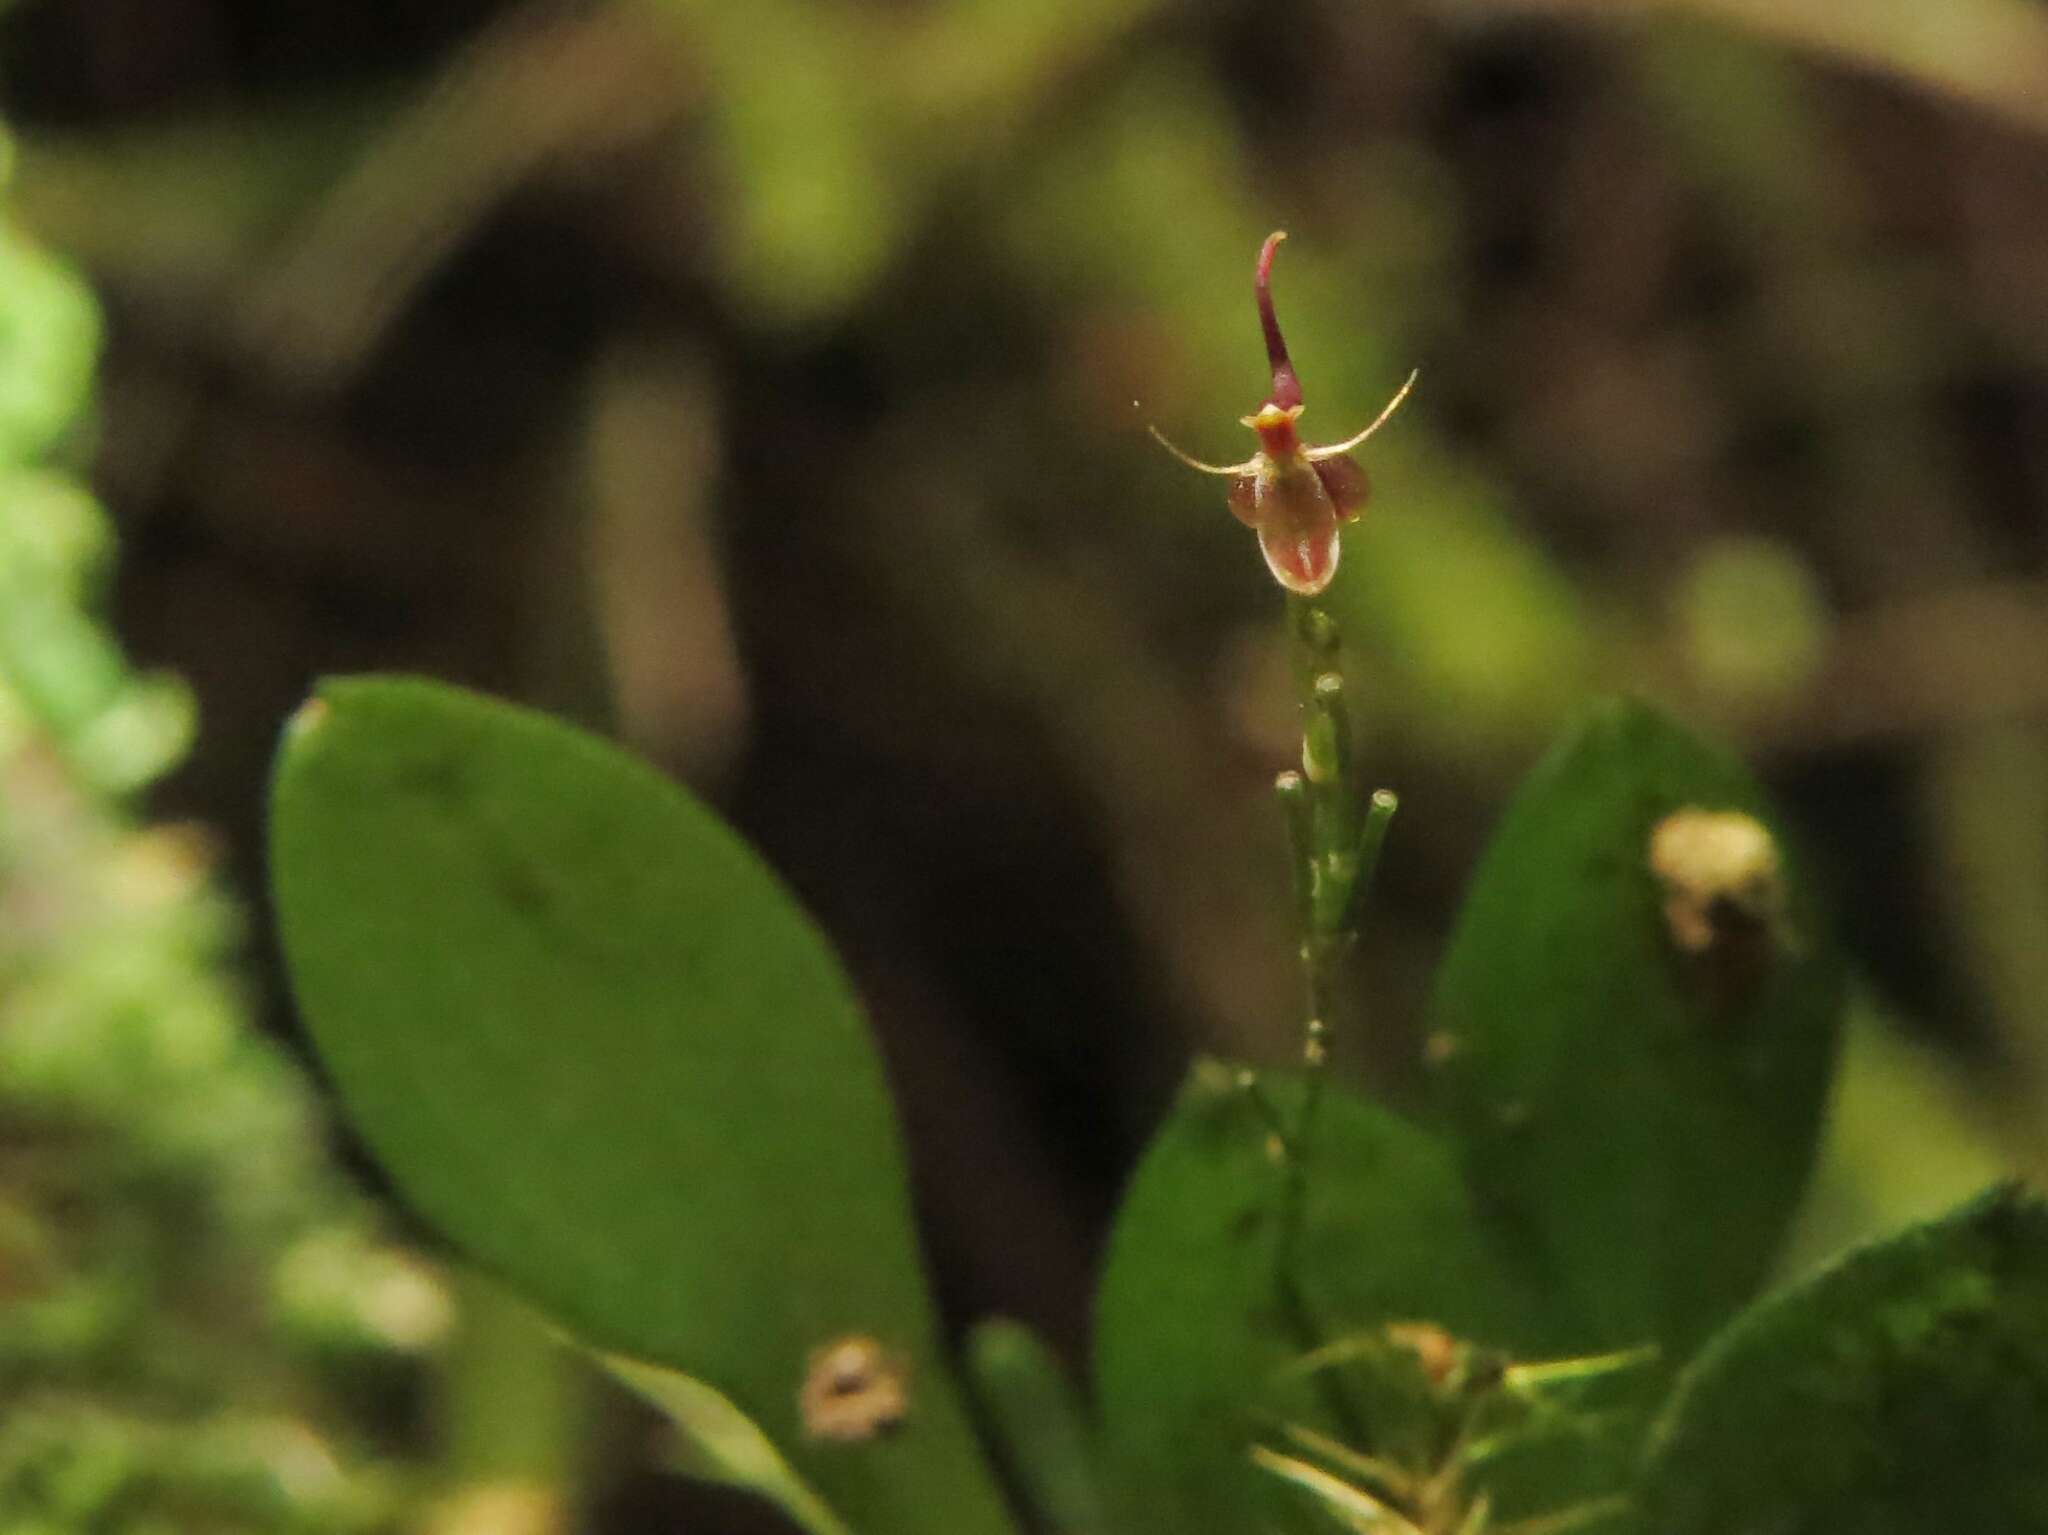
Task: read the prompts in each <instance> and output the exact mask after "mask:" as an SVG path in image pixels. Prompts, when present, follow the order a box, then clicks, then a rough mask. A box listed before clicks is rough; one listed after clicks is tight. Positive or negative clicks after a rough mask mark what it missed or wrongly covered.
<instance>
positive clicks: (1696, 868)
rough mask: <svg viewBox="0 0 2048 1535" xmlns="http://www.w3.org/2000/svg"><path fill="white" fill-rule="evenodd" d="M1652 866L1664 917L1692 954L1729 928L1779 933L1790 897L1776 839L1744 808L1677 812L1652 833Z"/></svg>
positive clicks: (1700, 951)
mask: <svg viewBox="0 0 2048 1535" xmlns="http://www.w3.org/2000/svg"><path fill="white" fill-rule="evenodd" d="M1650 872H1651V873H1653V874H1655V875H1656V876H1657V879H1658V881H1659V883H1661V884H1662V885H1663V887H1664V925H1665V927H1666V928H1667V930H1668V931H1669V932H1670V934H1671V941H1672V942H1673V943H1675V944H1676V945H1677V946H1678V947H1679V948H1680V949H1682V950H1683V951H1684V952H1686V953H1688V954H1705V953H1707V952H1708V951H1709V950H1711V949H1713V948H1715V947H1716V946H1717V945H1719V944H1721V943H1723V941H1724V940H1725V939H1727V938H1728V937H1729V936H1730V935H1731V934H1740V933H1744V932H1755V931H1757V930H1762V931H1764V932H1766V933H1771V934H1776V933H1777V932H1778V930H1779V929H1780V927H1781V925H1782V919H1783V916H1784V904H1785V887H1784V877H1783V869H1782V867H1781V865H1780V862H1779V857H1778V844H1777V842H1776V841H1775V840H1774V839H1773V838H1772V836H1771V834H1770V831H1769V830H1768V829H1767V828H1766V827H1765V826H1764V824H1763V823H1762V822H1761V821H1759V820H1757V819H1756V817H1755V816H1752V815H1746V814H1744V813H1743V812H1742V811H1739V810H1699V809H1686V810H1678V811H1674V812H1672V813H1671V814H1670V815H1668V816H1666V817H1665V818H1664V819H1663V820H1661V821H1659V822H1658V823H1657V825H1656V827H1655V828H1654V829H1653V830H1652V831H1651V833H1650Z"/></svg>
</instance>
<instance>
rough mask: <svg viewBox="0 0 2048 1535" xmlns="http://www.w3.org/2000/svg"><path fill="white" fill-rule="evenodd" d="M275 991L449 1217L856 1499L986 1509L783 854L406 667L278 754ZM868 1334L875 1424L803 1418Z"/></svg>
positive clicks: (406, 1183)
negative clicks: (817, 1363) (857, 1433)
mask: <svg viewBox="0 0 2048 1535" xmlns="http://www.w3.org/2000/svg"><path fill="white" fill-rule="evenodd" d="M271 872H272V881H273V886H274V890H275V894H276V902H277V910H278V919H279V925H280V929H281V932H282V937H283V942H284V949H285V956H286V959H287V961H288V963H289V967H290V971H291V979H292V989H293V992H294V995H295V996H296V998H297V1000H298V1003H299V1006H300V1008H301V1010H302V1012H303V1013H304V1016H305V1019H306V1023H307V1026H308V1028H309V1030H310V1031H311V1034H312V1037H313V1040H314V1042H315V1044H316V1045H317V1047H318V1049H319V1053H320V1057H321V1059H322V1061H323V1062H324V1063H325V1064H326V1066H327V1068H328V1070H329V1072H330V1073H331V1075H332V1077H333V1079H334V1082H335V1084H336V1085H337V1087H338V1088H339V1090H340V1093H341V1096H342V1099H343V1102H344V1103H345V1105H346V1107H347V1109H348V1111H349V1115H350V1117H351V1119H352V1121H353V1122H354V1123H355V1124H356V1126H357V1127H358V1128H359V1129H360V1130H361V1131H362V1133H363V1135H364V1136H365V1137H366V1139H367V1140H368V1142H369V1144H370V1146H371V1147H372V1149H373V1150H374V1151H375V1152H376V1154H377V1156H378V1157H379V1159H380V1160H381V1161H382V1162H383V1164H384V1165H385V1167H386V1168H387V1169H388V1170H389V1172H390V1173H391V1175H392V1177H393V1178H394V1180H395V1181H396V1182H397V1184H398V1186H399V1188H400V1189H401V1190H402V1192H403V1193H404V1195H405V1197H406V1198H407V1199H408V1200H409V1201H410V1202H411V1203H412V1204H413V1205H414V1206H415V1207H417V1208H418V1209H419V1211H420V1212H421V1213H422V1214H424V1215H425V1216H426V1217H427V1218H428V1219H429V1220H431V1221H432V1222H434V1223H435V1224H436V1225H437V1226H439V1227H440V1229H441V1230H442V1231H444V1232H445V1233H446V1234H447V1235H448V1236H449V1237H451V1238H452V1239H453V1240H454V1241H455V1242H456V1244H457V1245H458V1246H460V1247H461V1248H462V1249H464V1250H465V1251H466V1252H467V1253H468V1254H469V1255H470V1256H471V1257H473V1258H474V1259H476V1260H477V1261H478V1262H479V1263H481V1264H482V1265H483V1266H484V1267H485V1268H487V1269H489V1270H491V1271H493V1272H495V1273H497V1274H499V1275H500V1276H502V1277H503V1278H505V1279H506V1280H508V1281H510V1282H511V1283H512V1284H514V1285H515V1286H517V1287H518V1288H520V1289H522V1290H524V1291H525V1292H526V1293H527V1294H528V1295H529V1296H530V1297H531V1298H532V1299H534V1300H536V1301H538V1302H539V1303H540V1304H541V1305H542V1306H543V1307H545V1308H546V1309H547V1310H549V1311H550V1312H552V1313H553V1314H554V1315H555V1316H556V1317H557V1318H559V1319H560V1320H561V1321H562V1322H563V1323H564V1324H565V1325H566V1326H567V1327H568V1328H569V1329H570V1330H571V1331H572V1332H574V1333H575V1334H576V1335H578V1336H579V1337H580V1338H581V1339H583V1340H584V1341H586V1342H588V1343H590V1344H591V1345H593V1346H595V1347H598V1348H601V1349H603V1350H605V1351H607V1352H609V1353H615V1354H625V1355H629V1356H633V1357H636V1358H639V1359H643V1360H646V1361H650V1362H652V1363H654V1364H658V1365H663V1366H667V1367H669V1368H671V1369H674V1370H678V1371H681V1372H683V1373H684V1374H687V1375H689V1376H692V1377H695V1378H696V1379H698V1380H701V1381H702V1382H704V1383H705V1384H706V1385H707V1386H708V1387H710V1388H711V1389H712V1390H715V1391H717V1392H719V1393H721V1394H722V1395H724V1396H726V1397H729V1398H730V1399H731V1400H732V1402H733V1403H734V1404H735V1405H736V1407H737V1408H738V1410H739V1411H740V1412H742V1413H744V1414H745V1415H746V1417H748V1418H750V1419H752V1420H753V1421H754V1422H757V1423H759V1424H760V1425H761V1426H762V1428H763V1429H764V1431H765V1432H766V1433H767V1434H768V1435H769V1436H770V1438H771V1439H773V1440H774V1441H775V1442H776V1443H777V1444H779V1445H780V1446H781V1447H782V1448H783V1450H784V1452H785V1453H786V1454H788V1455H789V1456H790V1458H791V1459H792V1461H793V1462H794V1463H795V1464H796V1465H797V1467H798V1469H799V1471H800V1472H801V1473H802V1474H803V1476H804V1477H805V1478H806V1479H807V1481H808V1482H810V1483H811V1484H813V1485H815V1486H816V1487H817V1488H818V1490H819V1492H820V1494H821V1495H822V1496H823V1497H824V1498H825V1500H826V1501H827V1502H828V1503H830V1504H831V1505H832V1506H833V1507H835V1508H836V1509H838V1510H839V1511H840V1512H841V1513H842V1514H843V1515H845V1516H846V1517H847V1518H848V1519H849V1521H850V1522H852V1523H853V1524H855V1525H856V1526H859V1527H864V1528H868V1529H873V1530H876V1531H892V1532H893V1531H931V1532H934V1535H940V1532H945V1535H956V1532H962V1531H996V1530H1001V1529H1003V1528H1005V1527H1006V1521H1005V1517H1004V1515H1003V1514H1002V1512H1001V1510H1000V1507H999V1503H998V1500H997V1498H996V1496H995V1495H994V1493H993V1492H992V1491H991V1484H990V1482H989V1480H988V1477H987V1473H986V1470H985V1468H984V1465H983V1462H982V1459H981V1455H980V1451H979V1448H978V1446H977V1444H976V1443H975V1441H974V1438H973V1436H972V1433H971V1431H970V1430H969V1428H968V1426H967V1423H966V1420H965V1417H964V1415H963V1413H962V1411H961V1409H960V1405H959V1401H958V1398H957V1396H956V1393H955V1390H954V1388H953V1386H952V1384H951V1382H950V1380H949V1378H948V1376H947V1374H946V1371H945V1368H944V1365H943V1363H942V1360H941V1356H940V1353H939V1349H938V1346H937V1343H936V1340H935V1336H934V1326H933V1320H932V1316H931V1312H930V1308H929V1305H928V1303H927V1301H926V1298H925V1294H924V1288H923V1282H922V1277H921V1274H920V1269H919V1263H918V1258H917V1253H916V1250H915V1243H914V1239H913V1236H912V1228H911V1212H910V1207H909V1199H908V1195H907V1193H906V1189H905V1181H904V1169H903V1160H902V1155H901V1151H900V1148H899V1146H898V1143H897V1136H896V1128H895V1123H894V1120H893V1117H892V1114H891V1109H890V1104H889V1100H888V1096H887V1093H886V1090H885V1087H884V1083H883V1079H882V1073H881V1069H880V1065H879V1063H878V1061H877V1060H876V1057H875V1054H874V1051H873V1048H872V1046H871V1043H870V1041H869V1039H868V1035H867V1032H866V1029H865V1026H864V1024H863V1021H862V1018H861V1015H860V1012H859V1009H858V1008H857V1006H856V1004H855V1002H854V999H853V997H852V995H851V993H850V991H849V989H848V986H847V983H846V981H845V979H844V977H843V976H842V975H841V973H840V970H839V967H838V965H837V963H836V962H835V961H834V959H833V956H832V955H831V953H830V952H829V951H828V949H827V948H826V946H825V944H824V943H823V941H822V940H821V939H820V938H819V937H818V935H817V933H816V932H815V931H814V930H813V929H812V927H811V926H810V924H809V923H808V922H807V921H806V920H805V919H804V917H803V916H802V914H801V913H800V912H799V911H798V909H797V907H796V906H795V904H794V902H793V901H792V900H791V899H790V897H789V896H788V895H787V894H786V893H785V891H784V890H783V888H782V886H781V885H780V883H779V882H778V881H777V880H776V879H775V878H774V876H773V875H772V874H770V873H769V871H768V870H767V869H766V868H765V867H764V866H763V865H762V864H761V863H760V861H759V860H758V859H757V858H756V857H755V856H754V855H753V853H752V852H751V851H749V850H748V848H747V847H746V846H745V845H744V844H743V843H742V842H741V841H740V840H739V838H737V837H736V836H734V835H733V833H732V832H731V831H729V830H728V829H727V828H726V827H725V826H724V824H723V823H722V822H720V821H719V820H718V819H717V817H715V816H714V815H712V814H711V813H710V812H709V811H707V810H706V809H704V808H703V807H702V806H701V805H699V804H698V803H697V802H696V801H695V800H693V799H691V798H690V797H689V796H688V795H687V794H685V793H684V792H683V791H682V790H680V789H678V788H677V787H676V786H675V785H673V784H671V783H669V782H668V781H667V780H665V779H663V778H661V777H660V776H659V775H657V774H656V773H655V772H654V771H653V770H651V769H650V768H648V767H646V766H645V765H643V764H641V763H640V762H638V761H636V760H634V759H633V758H631V757H629V756H627V755H625V754H624V753H622V752H620V751H618V750H616V749H614V748H613V747H611V746H608V745H606V744H605V743H603V742H601V741H599V740H597V739H595V738H594V737H591V736H588V735H586V734H583V733H582V732H579V731H577V730H574V729H571V728H570V727H568V726H565V725H562V724H559V723H556V722H555V721H552V720H549V719H547V718H545V717H543V716H541V715H537V714H534V713H531V712H528V711H526V710H523V709H517V708H513V707H511V706H509V705H506V704H502V703H496V702H492V701H490V700H487V699H484V698H481V697H478V696H476V695H474V694H470V693H466V692H463V691H461V690H459V689H456V688H451V687H446V686H442V685H439V684H435V683H430V682H425V681H419V680H409V679H397V678H391V679H376V678H361V679H351V680H343V681H333V682H328V683H325V684H323V685H322V687H321V688H320V690H319V694H318V696H317V698H316V699H315V700H314V701H313V702H312V703H310V704H308V705H307V707H306V708H305V709H304V710H302V711H301V713H300V715H299V717H298V719H297V720H295V722H294V724H293V727H292V729H291V730H290V731H289V733H288V735H287V738H286V741H285V743H284V746H283V748H282V750H281V753H280V756H279V760H278V765H277V773H276V780H275V784H274V790H273V799H272V812H271ZM846 1338H862V1339H871V1340H873V1341H874V1343H875V1344H876V1345H877V1346H878V1347H879V1349H880V1350H881V1351H882V1353H883V1354H884V1355H886V1357H888V1358H889V1359H890V1360H892V1361H894V1362H896V1363H897V1364H899V1365H900V1366H901V1367H902V1368H903V1369H905V1370H907V1372H908V1379H909V1387H908V1389H909V1410H908V1413H907V1416H906V1417H905V1418H904V1421H903V1423H902V1426H901V1427H900V1428H898V1429H897V1430H896V1431H894V1432H893V1433H881V1434H876V1435H874V1436H871V1437H868V1438H866V1439H864V1440H861V1441H859V1442H847V1441H845V1440H843V1439H834V1438H830V1437H819V1436H817V1435H814V1434H812V1433H810V1432H807V1429H806V1424H805V1421H804V1415H803V1413H802V1412H801V1410H800V1407H799V1393H800V1390H801V1389H802V1388H803V1386H804V1384H805V1379H806V1372H807V1370H809V1369H810V1368H811V1366H812V1360H813V1356H814V1353H815V1352H816V1351H817V1350H819V1349H821V1348H823V1347H824V1346H826V1345H827V1344H830V1343H832V1342H834V1341H836V1340H841V1339H846Z"/></svg>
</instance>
